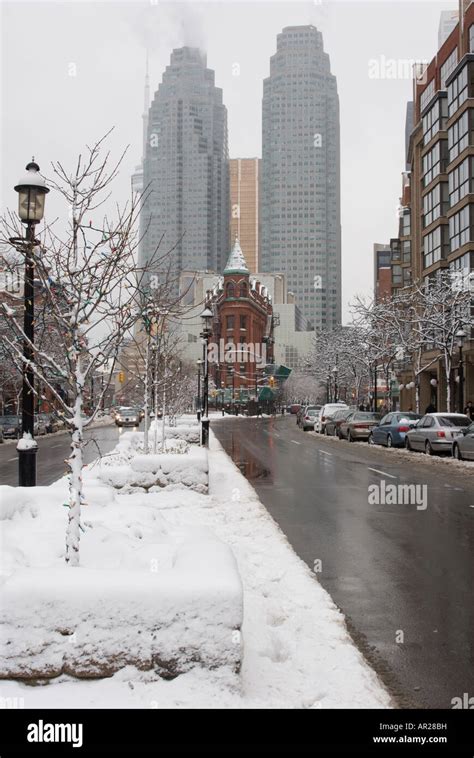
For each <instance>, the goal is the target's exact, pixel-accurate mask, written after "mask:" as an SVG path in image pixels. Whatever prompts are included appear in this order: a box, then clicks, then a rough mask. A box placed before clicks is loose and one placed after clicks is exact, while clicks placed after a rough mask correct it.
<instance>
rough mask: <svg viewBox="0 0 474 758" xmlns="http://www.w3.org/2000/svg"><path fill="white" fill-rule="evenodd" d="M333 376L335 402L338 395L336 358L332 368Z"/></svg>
mask: <svg viewBox="0 0 474 758" xmlns="http://www.w3.org/2000/svg"><path fill="white" fill-rule="evenodd" d="M332 373H333V376H334V402H335V403H337V401H338V397H337V393H338V388H337V358H336V365H335V366H334V368H333V370H332Z"/></svg>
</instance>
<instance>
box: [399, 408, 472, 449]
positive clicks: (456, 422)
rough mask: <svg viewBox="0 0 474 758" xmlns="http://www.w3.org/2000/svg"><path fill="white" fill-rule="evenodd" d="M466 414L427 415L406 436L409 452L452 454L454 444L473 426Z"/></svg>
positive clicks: (406, 445)
mask: <svg viewBox="0 0 474 758" xmlns="http://www.w3.org/2000/svg"><path fill="white" fill-rule="evenodd" d="M471 423H472V422H471V419H470V418H469V417H468V416H465V415H464V413H448V412H446V413H427V414H425V415H424V416H423V417H422V418H421V419H420V420H419V421H418V423H417V425H416V427H415V428H414V429H410V431H409V432H407V433H406V436H405V447H406V449H407V450H420V451H422V452H424V453H426V454H427V455H435V453H450V452H452V449H453V444H454V442H457V439H458V437H462V436H463V434H464V430H465V429H467V428H468V427H469V426H471Z"/></svg>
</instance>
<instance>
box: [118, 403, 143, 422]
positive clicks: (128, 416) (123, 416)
mask: <svg viewBox="0 0 474 758" xmlns="http://www.w3.org/2000/svg"><path fill="white" fill-rule="evenodd" d="M115 423H116V424H117V426H138V425H139V424H140V411H139V410H138V409H137V408H129V407H125V406H122V407H120V408H117V413H116V414H115Z"/></svg>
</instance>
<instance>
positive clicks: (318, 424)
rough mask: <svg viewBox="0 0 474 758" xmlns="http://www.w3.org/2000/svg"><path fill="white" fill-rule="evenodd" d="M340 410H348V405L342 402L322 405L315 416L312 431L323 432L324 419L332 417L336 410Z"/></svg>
mask: <svg viewBox="0 0 474 758" xmlns="http://www.w3.org/2000/svg"><path fill="white" fill-rule="evenodd" d="M342 410H349V406H348V405H346V403H343V402H338V403H326V405H323V407H322V408H321V410H320V411H319V414H318V415H317V416H316V420H315V422H314V431H315V432H319V433H320V434H324V428H325V425H326V421H327V420H328V419H330V418H332V417H333V416H334V415H335V414H336V413H337V411H342Z"/></svg>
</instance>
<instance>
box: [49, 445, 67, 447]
mask: <svg viewBox="0 0 474 758" xmlns="http://www.w3.org/2000/svg"><path fill="white" fill-rule="evenodd" d="M51 447H64V445H51Z"/></svg>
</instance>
